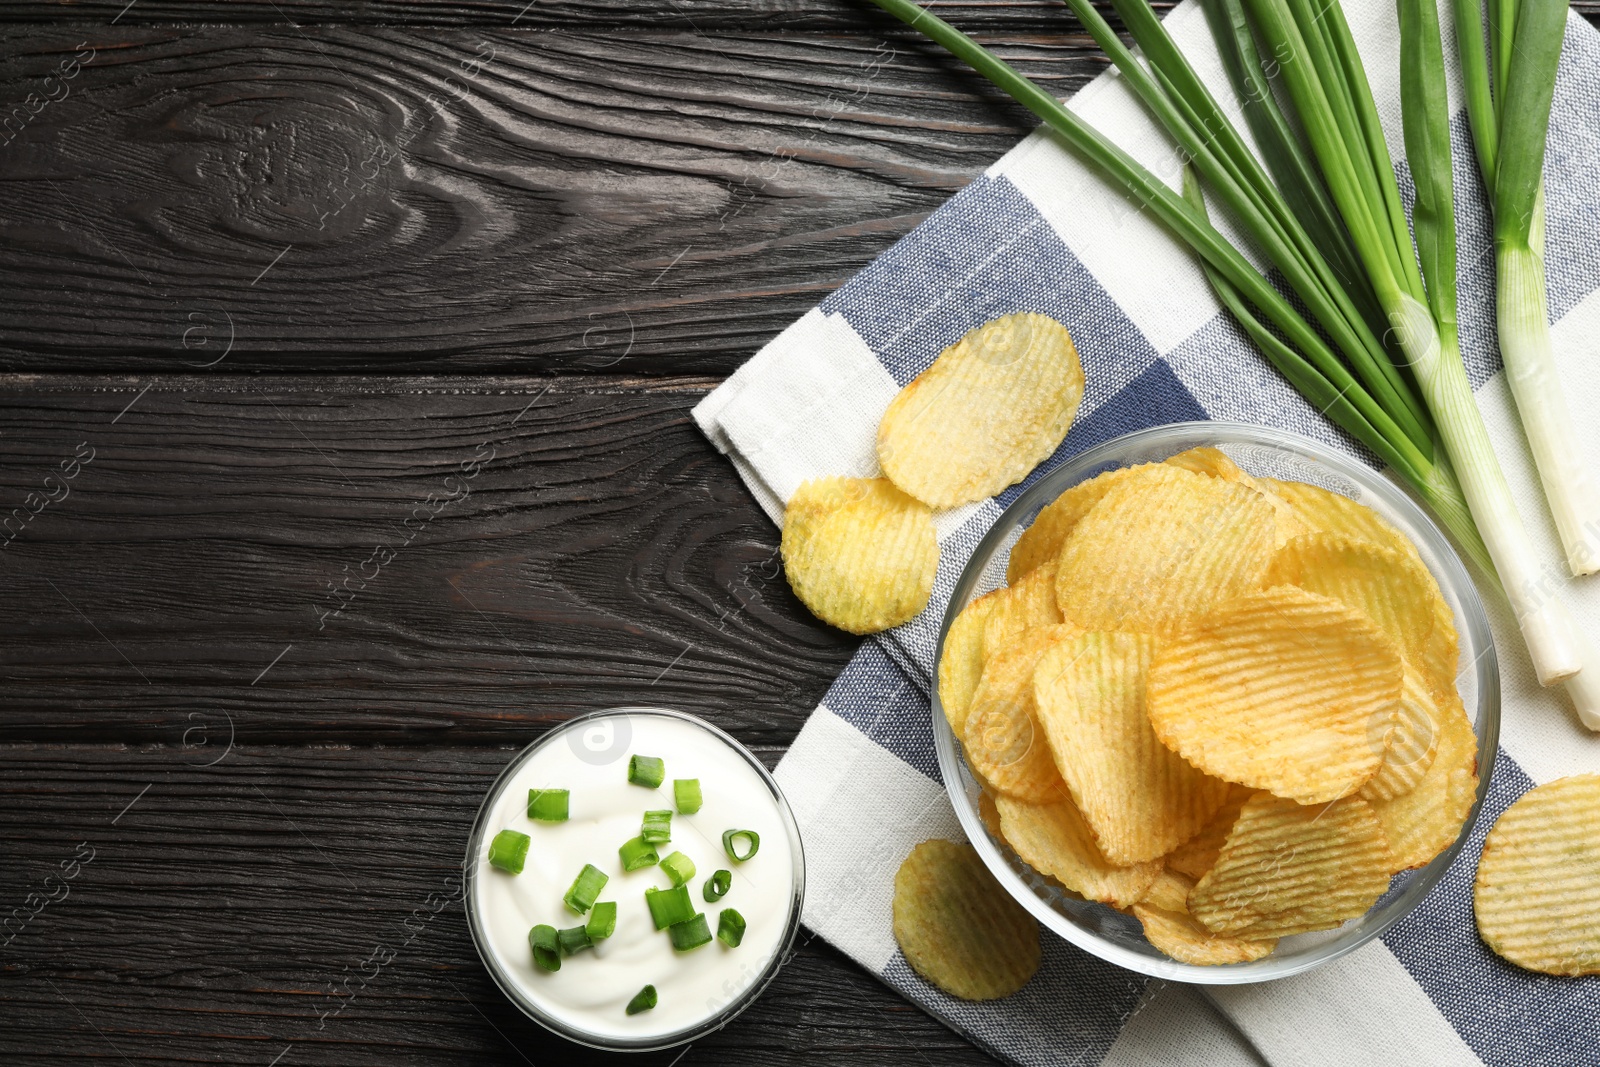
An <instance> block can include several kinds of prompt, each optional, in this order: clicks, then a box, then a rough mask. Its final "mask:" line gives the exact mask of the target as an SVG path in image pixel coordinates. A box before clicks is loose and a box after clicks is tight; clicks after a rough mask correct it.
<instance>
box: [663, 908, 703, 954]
mask: <svg viewBox="0 0 1600 1067" xmlns="http://www.w3.org/2000/svg"><path fill="white" fill-rule="evenodd" d="M667 936H668V937H669V938H671V939H672V948H673V951H675V952H688V951H689V950H690V949H692V948H699V947H700V946H701V945H707V944H710V943H711V927H709V926H707V925H706V917H705V916H704V915H703V914H701V913H699V912H696V913H695V915H694V917H693V918H690V919H685V920H684V921H683V922H681V923H673V924H672V925H671V926H669V927H668V928H667Z"/></svg>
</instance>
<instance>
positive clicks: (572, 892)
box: [561, 863, 611, 915]
mask: <svg viewBox="0 0 1600 1067" xmlns="http://www.w3.org/2000/svg"><path fill="white" fill-rule="evenodd" d="M610 880H611V879H610V877H609V876H607V874H606V873H605V872H604V871H602V870H601V869H600V868H599V867H596V866H595V865H594V864H592V863H585V864H584V865H583V870H581V871H579V872H578V877H576V878H574V879H573V880H572V888H571V889H569V890H567V895H566V896H564V897H562V898H561V899H562V900H564V901H566V902H567V907H568V908H569V909H570V910H571V911H572V913H573V914H574V915H582V914H583V913H584V912H586V911H588V910H589V909H590V908H592V907H594V902H595V901H596V900H599V899H600V890H602V889H604V888H605V887H606V883H607V882H609V881H610Z"/></svg>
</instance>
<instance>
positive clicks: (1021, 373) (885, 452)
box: [878, 312, 1083, 508]
mask: <svg viewBox="0 0 1600 1067" xmlns="http://www.w3.org/2000/svg"><path fill="white" fill-rule="evenodd" d="M1082 399H1083V366H1082V364H1080V363H1079V362H1078V351H1077V349H1076V348H1074V347H1073V344H1072V338H1071V336H1069V335H1068V333H1067V328H1066V327H1065V326H1063V325H1061V324H1060V323H1059V322H1057V321H1056V320H1054V319H1052V318H1050V317H1049V316H1048V315H1039V314H1035V313H1033V312H1022V313H1019V314H1014V315H1005V316H1002V317H1001V318H998V319H995V320H994V321H992V322H989V323H986V324H985V325H983V326H980V327H978V328H977V329H976V330H973V331H971V332H970V333H968V334H967V335H966V336H965V337H963V338H961V340H959V341H957V342H956V343H955V344H953V345H951V346H950V347H949V348H947V349H945V350H944V352H942V353H941V354H940V355H939V358H938V359H936V360H934V362H933V365H932V366H931V367H929V368H928V369H927V370H925V371H923V372H922V373H921V374H919V375H917V377H916V378H915V379H913V380H912V381H911V382H910V383H909V384H908V385H907V386H906V387H905V388H904V389H902V390H900V392H899V393H898V394H897V395H896V396H895V398H894V399H893V400H892V401H890V403H889V407H888V409H887V410H886V411H885V412H884V413H883V419H882V421H881V422H879V423H878V462H879V463H880V464H881V465H882V467H883V472H884V473H885V474H886V475H888V476H889V478H890V480H892V481H893V482H894V484H895V485H898V486H899V487H900V488H901V489H903V490H905V491H906V492H907V493H910V494H911V495H912V496H914V497H916V498H917V499H918V500H920V501H922V502H923V503H924V504H927V505H928V506H929V507H934V508H952V507H955V506H956V505H958V504H969V503H972V502H973V501H977V500H984V499H986V498H988V497H991V496H993V495H994V494H996V493H998V492H999V491H1000V490H1002V489H1004V488H1005V487H1006V486H1008V485H1012V484H1014V483H1016V482H1020V481H1021V480H1022V479H1023V478H1025V477H1027V475H1028V472H1030V471H1032V470H1033V468H1034V467H1036V466H1037V465H1038V464H1039V461H1040V460H1042V459H1044V458H1045V457H1047V456H1049V455H1050V453H1052V452H1054V451H1055V450H1056V446H1058V445H1060V444H1061V439H1062V438H1063V437H1065V436H1066V435H1067V429H1068V428H1069V427H1070V426H1071V425H1072V420H1073V417H1074V416H1075V415H1076V414H1077V413H1078V404H1079V402H1080V401H1082Z"/></svg>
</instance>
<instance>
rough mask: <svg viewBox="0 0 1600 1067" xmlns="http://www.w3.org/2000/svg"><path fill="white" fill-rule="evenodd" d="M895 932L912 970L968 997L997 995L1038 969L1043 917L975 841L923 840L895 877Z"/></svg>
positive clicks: (1013, 989)
mask: <svg viewBox="0 0 1600 1067" xmlns="http://www.w3.org/2000/svg"><path fill="white" fill-rule="evenodd" d="M893 911H894V939H895V941H896V942H898V943H899V945H900V951H901V952H902V953H904V954H905V958H906V962H907V963H909V964H911V968H912V970H914V971H916V972H917V973H918V974H920V975H922V977H924V978H926V979H927V980H928V981H930V982H932V983H933V984H934V985H936V986H938V987H939V988H940V989H942V990H944V991H945V992H946V993H949V994H950V995H951V996H956V997H960V998H961V999H963V1000H998V999H999V998H1000V997H1007V996H1010V995H1011V994H1012V993H1015V992H1016V991H1017V990H1019V989H1021V988H1022V987H1023V986H1025V985H1027V984H1028V980H1029V979H1031V978H1032V977H1033V975H1034V973H1035V972H1036V971H1038V969H1039V959H1040V947H1039V924H1038V922H1036V921H1035V920H1034V918H1033V916H1031V915H1029V914H1028V913H1027V911H1026V910H1025V909H1024V908H1023V907H1022V905H1021V904H1018V903H1017V902H1016V901H1015V900H1013V899H1012V898H1011V895H1010V894H1008V893H1007V892H1006V891H1005V890H1004V889H1003V888H1002V887H1001V885H1000V883H999V882H997V881H995V878H994V875H992V874H990V873H989V870H988V868H986V867H985V866H984V865H983V860H981V859H980V858H979V857H978V853H977V851H976V850H975V849H974V848H973V847H972V846H971V845H964V844H959V845H958V844H956V843H955V842H954V841H941V840H937V839H935V840H932V841H924V842H922V843H921V844H920V845H918V846H917V847H916V848H914V849H912V850H911V854H910V855H909V856H907V857H906V858H905V862H903V863H901V864H900V870H899V871H898V872H897V873H896V874H895V876H894V901H893Z"/></svg>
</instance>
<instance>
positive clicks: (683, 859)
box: [661, 852, 694, 886]
mask: <svg viewBox="0 0 1600 1067" xmlns="http://www.w3.org/2000/svg"><path fill="white" fill-rule="evenodd" d="M661 869H662V870H663V871H666V872H667V877H668V878H670V879H672V884H673V885H674V886H680V885H684V884H686V883H687V882H688V881H689V879H691V878H693V877H694V860H692V859H690V858H689V857H688V856H685V855H684V854H683V853H682V852H674V853H673V854H672V855H670V856H667V857H666V858H665V859H663V860H662V861H661Z"/></svg>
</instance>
